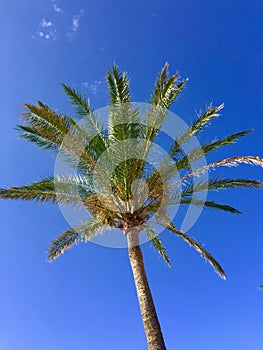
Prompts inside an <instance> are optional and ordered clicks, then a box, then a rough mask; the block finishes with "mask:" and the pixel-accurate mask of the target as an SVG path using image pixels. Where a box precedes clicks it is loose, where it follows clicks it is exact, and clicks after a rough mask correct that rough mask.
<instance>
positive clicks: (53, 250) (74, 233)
mask: <svg viewBox="0 0 263 350" xmlns="http://www.w3.org/2000/svg"><path fill="white" fill-rule="evenodd" d="M103 227H104V225H103V224H102V223H101V221H100V220H99V219H97V218H95V217H93V218H92V219H90V221H88V222H86V223H84V224H82V225H79V226H78V227H76V228H70V229H68V230H67V231H65V232H63V233H62V234H61V235H60V236H58V237H57V238H55V239H54V240H53V241H52V242H51V244H50V247H49V249H48V261H49V262H52V261H54V260H55V259H57V258H58V257H59V256H60V255H61V254H64V252H65V250H67V249H70V248H72V247H73V246H74V245H76V244H78V243H79V242H88V241H89V240H90V239H91V238H92V237H94V236H95V235H96V234H98V233H99V232H100V231H101V230H102V229H103Z"/></svg>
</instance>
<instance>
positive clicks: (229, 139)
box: [176, 129, 253, 170]
mask: <svg viewBox="0 0 263 350" xmlns="http://www.w3.org/2000/svg"><path fill="white" fill-rule="evenodd" d="M251 131H253V130H251V129H250V130H245V131H242V132H238V133H235V134H232V135H228V136H226V137H224V138H222V139H220V140H217V141H214V142H211V143H208V144H205V145H202V146H201V147H200V148H197V149H195V150H193V151H191V152H189V153H188V154H187V155H186V156H184V157H183V158H182V159H180V160H177V161H176V167H177V169H178V170H180V169H183V168H184V169H185V168H188V169H189V168H190V163H191V162H194V161H195V160H197V159H199V158H200V157H202V156H204V155H206V154H208V153H210V152H212V151H214V150H216V149H217V148H219V147H222V146H227V145H231V144H234V143H235V141H236V140H238V139H239V138H240V137H243V136H246V135H247V134H249V133H250V132H251Z"/></svg>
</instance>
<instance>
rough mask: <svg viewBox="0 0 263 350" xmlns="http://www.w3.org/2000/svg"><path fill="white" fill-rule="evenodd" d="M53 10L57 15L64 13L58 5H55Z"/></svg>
mask: <svg viewBox="0 0 263 350" xmlns="http://www.w3.org/2000/svg"><path fill="white" fill-rule="evenodd" d="M53 10H54V11H55V12H57V13H63V10H62V8H61V7H58V5H57V4H54V5H53Z"/></svg>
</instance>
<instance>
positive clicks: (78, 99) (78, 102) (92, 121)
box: [62, 84, 107, 149]
mask: <svg viewBox="0 0 263 350" xmlns="http://www.w3.org/2000/svg"><path fill="white" fill-rule="evenodd" d="M62 87H63V89H64V91H65V93H66V94H67V96H68V97H69V99H70V100H71V102H72V104H73V106H74V107H75V112H76V114H77V115H79V116H80V117H81V118H85V121H86V123H85V126H86V127H87V128H89V129H90V130H91V131H93V132H94V135H93V136H97V135H98V136H99V140H100V141H101V143H102V144H103V145H104V149H106V148H107V139H105V137H104V133H103V129H102V128H101V127H100V126H99V124H98V121H97V120H96V118H95V117H94V115H93V112H92V110H91V107H90V104H89V101H88V99H87V98H86V97H85V96H84V95H82V94H81V93H79V92H78V91H76V90H75V89H73V88H71V87H70V86H68V85H66V84H62Z"/></svg>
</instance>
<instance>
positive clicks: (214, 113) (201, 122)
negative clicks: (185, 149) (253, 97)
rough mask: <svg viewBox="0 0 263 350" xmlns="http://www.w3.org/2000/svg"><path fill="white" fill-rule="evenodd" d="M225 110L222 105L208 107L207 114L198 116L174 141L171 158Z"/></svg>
mask: <svg viewBox="0 0 263 350" xmlns="http://www.w3.org/2000/svg"><path fill="white" fill-rule="evenodd" d="M223 108H224V104H221V105H220V106H218V107H213V106H212V105H210V106H208V107H207V108H206V110H205V112H203V113H200V114H199V115H198V118H197V120H196V121H195V122H194V123H193V124H192V125H191V126H190V127H189V128H188V129H186V130H185V131H184V132H183V134H182V135H181V136H180V137H179V138H178V139H176V140H175V141H174V144H173V146H171V148H170V153H169V154H170V156H171V157H174V156H175V154H176V153H177V152H178V151H180V146H181V145H183V144H184V143H185V142H187V141H188V140H189V139H190V138H191V137H193V136H194V135H196V134H197V133H198V132H200V131H201V130H203V129H204V128H205V127H206V126H208V125H209V124H210V122H211V121H212V119H214V118H216V117H218V116H220V113H219V112H220V111H221V110H222V109H223Z"/></svg>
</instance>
